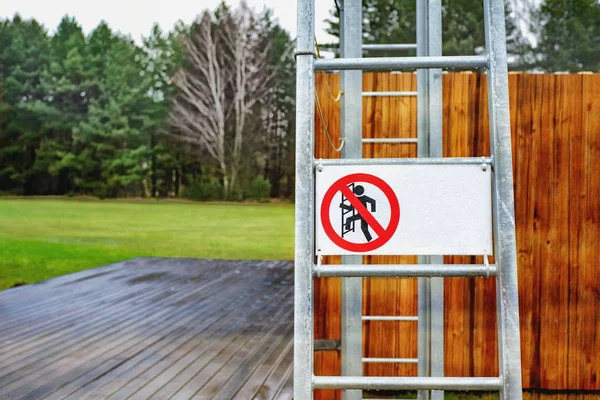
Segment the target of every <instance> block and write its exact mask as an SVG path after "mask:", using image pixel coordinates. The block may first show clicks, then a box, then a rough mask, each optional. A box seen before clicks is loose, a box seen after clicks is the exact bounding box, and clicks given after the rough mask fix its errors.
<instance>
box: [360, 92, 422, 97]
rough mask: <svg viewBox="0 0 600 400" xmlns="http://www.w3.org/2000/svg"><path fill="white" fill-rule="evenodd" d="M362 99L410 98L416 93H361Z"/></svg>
mask: <svg viewBox="0 0 600 400" xmlns="http://www.w3.org/2000/svg"><path fill="white" fill-rule="evenodd" d="M362 95H363V97H412V96H416V95H417V92H363V94H362Z"/></svg>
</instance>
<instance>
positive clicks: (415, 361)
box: [362, 357, 419, 364]
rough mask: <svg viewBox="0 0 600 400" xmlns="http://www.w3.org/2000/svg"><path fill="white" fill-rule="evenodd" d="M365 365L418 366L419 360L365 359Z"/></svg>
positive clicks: (363, 360)
mask: <svg viewBox="0 0 600 400" xmlns="http://www.w3.org/2000/svg"><path fill="white" fill-rule="evenodd" d="M362 362H364V363H386V364H417V363H418V362H419V359H418V358H387V357H363V359H362Z"/></svg>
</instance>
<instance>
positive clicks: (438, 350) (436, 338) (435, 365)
mask: <svg viewBox="0 0 600 400" xmlns="http://www.w3.org/2000/svg"><path fill="white" fill-rule="evenodd" d="M428 3H429V5H428V8H427V14H428V15H427V17H428V21H427V55H428V56H437V57H439V56H442V2H441V0H428ZM426 73H427V75H428V79H427V85H428V87H427V90H428V97H427V100H428V109H427V113H428V116H429V118H428V123H429V127H428V130H427V131H428V133H429V155H428V156H429V157H435V158H438V157H439V158H441V157H443V156H444V152H443V138H442V122H443V121H442V119H443V109H442V70H441V69H437V68H436V69H429V70H427V71H426ZM429 262H430V263H431V264H444V256H442V255H434V256H430V257H429ZM429 285H430V286H429V290H430V316H431V320H430V322H429V329H430V336H429V339H430V341H431V349H430V376H433V377H443V376H444V278H443V277H432V278H431V280H430V282H429ZM430 397H431V400H444V392H443V391H440V390H433V391H431V392H430Z"/></svg>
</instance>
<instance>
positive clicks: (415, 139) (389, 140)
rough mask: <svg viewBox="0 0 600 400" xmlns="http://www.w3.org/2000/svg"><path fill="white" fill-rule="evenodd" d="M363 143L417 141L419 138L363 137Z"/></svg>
mask: <svg viewBox="0 0 600 400" xmlns="http://www.w3.org/2000/svg"><path fill="white" fill-rule="evenodd" d="M362 142H363V143H409V144H410V143H418V142H419V139H417V138H382V139H375V138H363V140H362Z"/></svg>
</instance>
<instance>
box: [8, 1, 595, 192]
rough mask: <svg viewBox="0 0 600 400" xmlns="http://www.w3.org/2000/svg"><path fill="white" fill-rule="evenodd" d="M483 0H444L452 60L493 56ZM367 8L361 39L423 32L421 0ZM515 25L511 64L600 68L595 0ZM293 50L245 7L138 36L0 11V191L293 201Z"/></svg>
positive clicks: (523, 12) (519, 18) (533, 13)
mask: <svg viewBox="0 0 600 400" xmlns="http://www.w3.org/2000/svg"><path fill="white" fill-rule="evenodd" d="M481 3H482V2H481V0H442V6H443V26H442V31H443V39H444V48H443V53H444V54H445V55H468V54H479V53H482V52H483V51H484V47H483V46H484V31H483V8H482V5H481ZM332 4H333V3H332ZM335 4H336V5H337V3H335ZM511 5H512V6H511ZM331 15H332V16H331V18H330V20H329V21H328V31H329V33H331V34H332V35H334V36H338V37H339V22H338V21H339V19H338V15H339V9H338V8H337V7H336V6H334V7H333V8H332V11H331ZM363 15H364V18H363V20H364V26H363V32H364V39H363V40H364V42H365V43H410V42H414V41H415V32H416V5H415V1H414V0H363ZM506 21H507V33H508V35H507V42H508V49H509V53H510V54H511V61H512V63H513V67H514V68H519V69H524V70H537V71H582V70H587V71H598V69H599V68H600V3H598V1H597V0H543V1H542V2H541V4H538V2H535V1H520V2H514V3H510V2H509V3H508V7H507V11H506ZM293 52H294V43H293V40H292V39H291V38H290V36H289V34H288V33H287V32H286V30H285V29H283V28H282V27H281V26H280V25H279V24H278V22H277V21H276V20H275V19H274V17H273V14H272V12H271V11H270V10H265V11H263V12H260V13H257V12H255V11H254V10H252V9H250V8H248V7H247V6H246V5H245V3H244V2H242V3H241V4H240V5H239V6H238V7H236V8H230V7H228V6H226V5H225V4H224V3H223V4H221V5H220V6H219V7H218V8H217V9H215V10H214V11H208V10H207V11H204V12H203V13H202V14H201V15H199V16H198V17H197V18H196V20H195V21H194V22H193V23H191V24H190V25H185V24H183V23H178V24H176V26H175V27H174V28H173V30H172V31H170V32H163V31H162V30H161V29H160V28H159V27H158V26H157V25H155V26H154V27H153V29H152V31H151V32H150V33H149V35H148V36H147V37H145V38H144V39H143V41H142V42H141V43H139V44H138V43H136V42H134V41H133V40H132V39H131V37H129V36H125V35H122V34H120V33H118V32H115V31H113V30H112V29H111V28H110V27H109V26H108V24H106V23H105V22H102V23H100V24H99V25H98V26H97V27H96V28H95V29H94V30H93V31H92V32H90V33H89V34H87V35H86V34H84V32H83V30H82V28H81V26H80V25H79V24H78V23H77V21H76V20H75V19H74V18H71V17H68V16H67V17H64V18H63V19H62V21H61V22H60V24H59V26H58V27H57V29H56V30H55V32H53V33H49V31H48V30H47V28H46V27H44V26H42V25H40V24H39V23H38V22H37V21H35V20H25V19H23V18H21V17H20V16H18V15H16V16H14V17H13V18H12V19H6V20H0V194H2V193H11V194H23V195H92V196H97V197H101V198H106V197H126V196H142V197H176V196H187V197H191V198H195V199H200V200H212V199H214V200H216V199H230V200H241V199H245V198H256V199H262V198H266V197H291V196H292V194H293V184H294V132H295V127H294V125H295V121H294V114H295V110H294V109H295V104H294V97H295V93H294V90H295V71H294V57H293ZM379 55H397V54H379Z"/></svg>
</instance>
